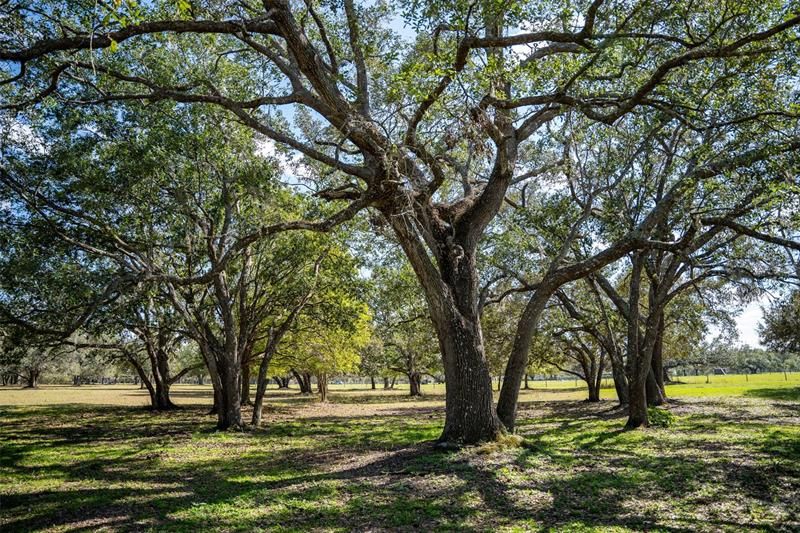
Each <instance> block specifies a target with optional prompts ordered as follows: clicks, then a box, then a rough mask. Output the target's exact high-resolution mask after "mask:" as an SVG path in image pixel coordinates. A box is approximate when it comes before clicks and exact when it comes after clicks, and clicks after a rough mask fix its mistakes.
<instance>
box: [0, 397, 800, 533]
mask: <svg viewBox="0 0 800 533" xmlns="http://www.w3.org/2000/svg"><path fill="white" fill-rule="evenodd" d="M540 407H541V406H540ZM558 407H559V406H558V405H557V402H551V403H550V404H548V405H545V406H544V407H543V410H544V411H545V412H546V414H547V416H548V418H546V419H544V420H543V421H540V422H536V421H533V422H532V423H531V422H530V421H524V422H526V423H524V424H522V425H521V427H523V428H525V435H526V440H527V442H528V445H527V446H526V448H523V449H511V450H506V451H503V452H498V453H481V451H480V448H478V449H476V448H472V449H466V450H462V451H459V452H456V453H443V452H434V451H433V450H432V446H431V442H430V439H432V438H433V437H434V436H435V435H436V434H437V433H438V431H439V430H440V428H439V423H440V420H439V419H435V420H429V419H426V418H424V417H422V416H421V415H420V413H415V411H414V409H413V408H412V406H407V407H406V406H403V407H402V411H401V412H399V413H395V414H391V415H381V416H371V417H359V416H349V417H347V416H343V417H324V416H323V417H315V418H312V417H307V418H304V419H298V420H291V421H287V422H281V423H279V424H271V425H269V426H267V427H266V428H265V429H264V430H259V431H253V432H245V433H227V434H210V433H205V432H200V433H198V432H197V426H198V421H199V420H201V419H204V418H202V417H204V415H203V411H202V410H200V409H186V410H184V411H183V412H181V413H175V414H174V413H167V414H150V413H147V412H145V411H143V410H140V409H124V408H122V409H118V408H115V409H113V410H111V409H96V408H95V409H92V408H87V406H67V407H59V408H48V409H45V408H39V409H22V410H19V411H18V412H17V413H16V414H15V416H9V415H8V414H6V415H4V416H3V417H2V420H0V422H1V423H2V424H3V432H1V434H0V451H2V454H0V457H2V460H0V478H2V479H5V480H9V479H10V480H15V481H16V482H17V483H20V484H21V485H19V486H24V487H25V488H24V489H22V490H19V489H16V490H12V491H10V492H8V493H7V492H6V491H5V490H3V493H4V494H3V496H2V500H1V501H0V528H2V529H4V530H8V531H22V530H31V529H36V528H42V527H62V528H65V529H68V530H81V529H84V530H92V529H95V528H97V527H106V528H110V529H114V530H122V531H128V530H130V531H133V530H142V529H154V530H159V531H164V530H192V529H194V530H208V529H219V530H253V529H286V530H309V529H321V528H326V529H337V528H341V529H350V530H353V529H355V530H369V529H373V530H374V529H405V530H415V529H426V530H435V529H451V530H471V529H472V530H487V529H498V528H501V527H505V526H519V527H522V528H523V529H537V530H548V529H580V528H587V527H588V528H600V529H603V528H609V527H622V528H631V529H659V530H664V531H684V530H687V529H711V530H720V529H736V530H742V529H748V528H752V529H758V528H763V527H764V524H758V523H755V522H754V523H750V522H748V520H747V519H744V520H742V519H741V517H736V516H734V517H731V516H724V515H709V514H708V513H706V511H705V508H706V507H707V506H708V505H710V504H712V503H717V502H720V501H728V502H731V501H734V502H735V501H737V500H741V499H742V498H747V499H749V500H752V501H754V502H758V503H760V504H763V505H770V504H774V502H776V501H777V502H779V503H780V505H782V506H783V507H784V508H786V509H791V508H792V507H791V506H792V505H794V506H795V507H796V504H793V503H792V500H790V497H791V495H792V494H796V493H797V490H798V489H799V488H800V482H798V479H800V478H799V477H797V476H796V475H795V476H794V478H793V477H792V476H793V475H794V474H795V473H796V471H795V470H791V469H790V467H789V466H787V464H789V463H791V461H796V460H797V454H798V449H797V446H796V442H795V445H792V435H793V434H792V433H791V432H789V431H787V432H781V431H777V432H776V431H771V432H768V431H765V432H762V433H763V438H760V437H759V440H758V442H754V443H752V447H751V448H748V449H749V450H751V451H752V453H755V454H760V455H761V456H762V457H763V458H766V459H769V460H770V461H773V462H774V463H775V464H776V465H777V466H772V467H769V468H766V467H765V466H764V465H763V464H761V463H759V462H749V463H743V462H742V461H741V458H740V456H741V454H742V449H741V447H742V446H743V445H745V444H748V437H747V436H742V437H741V438H739V437H737V438H735V439H733V440H729V441H726V440H720V441H719V442H717V441H714V442H713V444H714V446H715V448H714V450H713V451H714V454H709V453H708V451H709V450H707V449H704V448H703V447H702V446H703V443H704V442H705V441H702V440H699V439H698V436H697V435H696V433H694V432H690V433H688V434H686V435H679V436H680V438H677V437H676V436H675V434H680V433H682V432H683V427H681V428H680V429H677V430H675V431H670V432H667V431H645V432H638V433H631V432H622V431H618V430H616V427H615V426H616V424H617V421H618V420H617V419H619V422H621V421H622V418H621V414H620V413H619V412H616V413H615V412H614V410H613V409H612V410H609V409H608V405H605V406H599V407H598V406H586V405H585V404H582V402H563V403H561V407H562V408H563V409H558ZM205 420H207V418H206V419H205ZM717 423H718V424H725V423H726V422H725V421H719V420H718V421H717ZM704 435H706V436H708V435H711V433H707V434H704ZM667 438H669V439H672V440H669V441H668V442H665V441H666V439H667ZM7 452H8V453H7ZM47 479H52V480H55V482H54V483H52V484H44V485H43V484H42V481H43V480H47ZM25 483H31V484H30V485H29V486H28V485H24V484H25ZM781 491H782V492H781ZM781 494H784V496H781ZM781 498H784V499H783V500H781ZM773 525H775V524H773ZM767 526H768V527H769V524H767ZM788 527H791V524H789V525H788Z"/></svg>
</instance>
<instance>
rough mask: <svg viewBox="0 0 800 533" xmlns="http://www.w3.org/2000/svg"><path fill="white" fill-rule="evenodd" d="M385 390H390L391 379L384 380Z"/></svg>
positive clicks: (385, 378)
mask: <svg viewBox="0 0 800 533" xmlns="http://www.w3.org/2000/svg"><path fill="white" fill-rule="evenodd" d="M383 388H384V390H387V389H389V378H388V377H384V378H383Z"/></svg>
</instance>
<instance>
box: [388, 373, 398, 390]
mask: <svg viewBox="0 0 800 533" xmlns="http://www.w3.org/2000/svg"><path fill="white" fill-rule="evenodd" d="M396 381H397V376H392V381H391V383H389V388H390V389H392V390H394V384H395V382H396Z"/></svg>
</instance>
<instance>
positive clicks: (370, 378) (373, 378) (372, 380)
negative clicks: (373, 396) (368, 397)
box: [369, 376, 375, 390]
mask: <svg viewBox="0 0 800 533" xmlns="http://www.w3.org/2000/svg"><path fill="white" fill-rule="evenodd" d="M369 382H370V384H371V385H372V390H375V376H370V377H369Z"/></svg>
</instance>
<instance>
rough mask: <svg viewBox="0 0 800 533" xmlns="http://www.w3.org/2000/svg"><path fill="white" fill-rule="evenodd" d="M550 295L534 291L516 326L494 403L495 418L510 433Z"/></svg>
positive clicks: (546, 292)
mask: <svg viewBox="0 0 800 533" xmlns="http://www.w3.org/2000/svg"><path fill="white" fill-rule="evenodd" d="M551 295H552V292H551V291H548V290H537V291H536V292H535V293H534V295H533V296H532V297H531V299H530V300H528V303H527V304H526V305H525V310H524V311H523V312H522V316H521V317H520V319H519V322H518V323H517V328H516V334H515V335H514V344H513V347H512V348H511V355H510V356H509V358H508V363H506V370H505V381H504V382H503V386H502V388H501V389H500V398H499V399H498V400H497V415H498V417H499V418H500V420H501V421H502V423H503V425H504V426H505V427H506V429H508V430H509V431H512V432H513V431H514V424H515V422H516V418H517V402H518V401H519V389H520V384H521V383H522V377H523V376H524V375H525V372H526V370H527V368H528V354H529V353H530V350H531V342H532V341H533V335H534V333H535V332H536V328H537V325H538V323H539V317H540V316H541V314H542V311H543V310H544V308H545V306H546V305H547V301H548V300H549V299H550V296H551Z"/></svg>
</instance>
